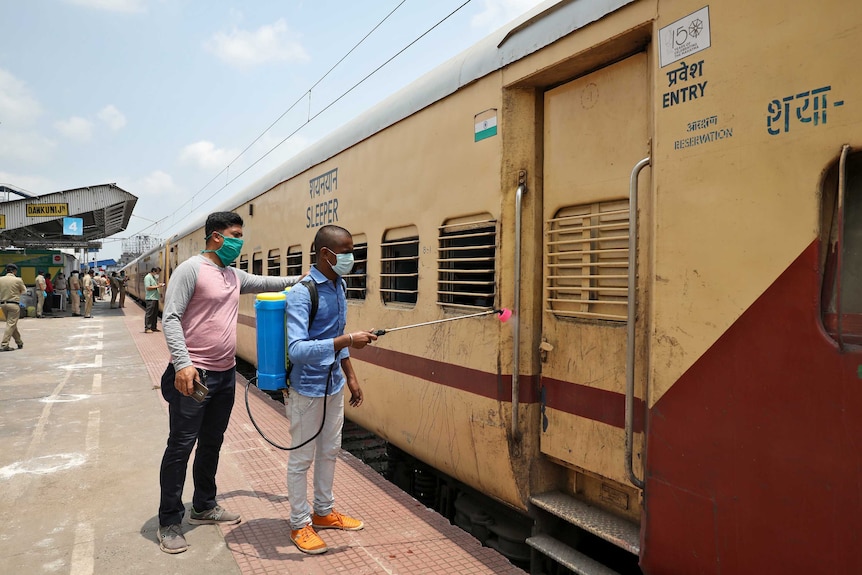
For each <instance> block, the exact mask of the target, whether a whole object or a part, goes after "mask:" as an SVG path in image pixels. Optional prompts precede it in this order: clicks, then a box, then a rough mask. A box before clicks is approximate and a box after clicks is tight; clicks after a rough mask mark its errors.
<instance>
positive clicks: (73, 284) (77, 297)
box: [69, 270, 81, 317]
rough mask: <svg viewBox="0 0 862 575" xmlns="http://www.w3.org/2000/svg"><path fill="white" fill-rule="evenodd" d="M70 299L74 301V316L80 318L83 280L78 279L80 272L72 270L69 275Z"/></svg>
mask: <svg viewBox="0 0 862 575" xmlns="http://www.w3.org/2000/svg"><path fill="white" fill-rule="evenodd" d="M69 298H70V299H71V300H72V316H73V317H80V315H81V278H79V277H78V270H72V271H71V273H69Z"/></svg>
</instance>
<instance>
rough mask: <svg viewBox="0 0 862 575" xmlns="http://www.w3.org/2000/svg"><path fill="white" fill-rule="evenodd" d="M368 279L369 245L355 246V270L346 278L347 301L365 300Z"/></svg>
mask: <svg viewBox="0 0 862 575" xmlns="http://www.w3.org/2000/svg"><path fill="white" fill-rule="evenodd" d="M367 279H368V243H361V244H356V243H355V244H353V270H352V271H351V272H350V273H349V274H347V275H346V276H344V280H345V281H346V282H347V299H357V300H364V299H365V294H366V286H367Z"/></svg>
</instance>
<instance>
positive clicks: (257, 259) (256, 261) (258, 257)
mask: <svg viewBox="0 0 862 575" xmlns="http://www.w3.org/2000/svg"><path fill="white" fill-rule="evenodd" d="M251 273H253V274H254V275H257V276H262V275H263V252H255V253H254V254H253V255H252V256H251Z"/></svg>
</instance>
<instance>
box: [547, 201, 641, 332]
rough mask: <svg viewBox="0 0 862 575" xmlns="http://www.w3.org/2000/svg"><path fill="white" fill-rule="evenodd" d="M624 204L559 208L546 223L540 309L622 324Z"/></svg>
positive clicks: (625, 269) (624, 315)
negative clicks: (544, 289)
mask: <svg viewBox="0 0 862 575" xmlns="http://www.w3.org/2000/svg"><path fill="white" fill-rule="evenodd" d="M628 257H629V201H628V199H625V200H615V201H607V202H598V203H594V204H587V205H581V206H571V207H566V208H563V209H561V210H560V211H559V212H557V214H556V215H555V216H554V218H553V219H551V220H549V221H548V222H547V225H546V246H545V259H546V261H547V266H548V269H547V284H546V291H545V296H546V300H545V301H546V311H549V312H551V313H553V314H555V315H557V316H559V317H572V318H585V319H599V320H608V321H622V322H625V321H626V320H627V311H628V289H629V285H628V271H629V261H628Z"/></svg>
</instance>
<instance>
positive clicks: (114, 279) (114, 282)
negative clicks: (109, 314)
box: [108, 272, 120, 309]
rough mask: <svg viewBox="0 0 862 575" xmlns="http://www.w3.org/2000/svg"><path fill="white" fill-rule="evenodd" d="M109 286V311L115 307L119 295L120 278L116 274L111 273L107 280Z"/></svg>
mask: <svg viewBox="0 0 862 575" xmlns="http://www.w3.org/2000/svg"><path fill="white" fill-rule="evenodd" d="M108 281H109V282H110V284H111V309H114V308H115V307H117V296H118V295H120V277H119V276H118V275H117V272H111V277H110V279H109V280H108Z"/></svg>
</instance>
